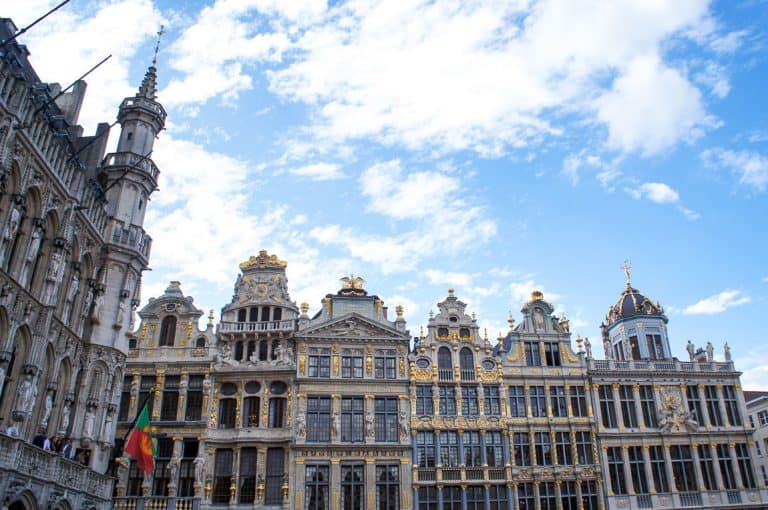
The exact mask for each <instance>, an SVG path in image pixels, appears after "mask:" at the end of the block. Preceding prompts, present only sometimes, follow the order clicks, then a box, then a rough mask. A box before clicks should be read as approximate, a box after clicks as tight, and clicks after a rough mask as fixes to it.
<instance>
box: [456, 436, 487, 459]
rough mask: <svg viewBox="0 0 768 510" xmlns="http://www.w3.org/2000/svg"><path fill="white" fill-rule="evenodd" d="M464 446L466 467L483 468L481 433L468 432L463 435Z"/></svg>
mask: <svg viewBox="0 0 768 510" xmlns="http://www.w3.org/2000/svg"><path fill="white" fill-rule="evenodd" d="M461 439H462V441H463V443H464V444H463V446H464V464H465V465H466V466H482V465H483V461H482V457H481V454H480V433H479V432H475V431H467V432H464V434H462V435H461Z"/></svg>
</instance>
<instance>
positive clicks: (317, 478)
mask: <svg viewBox="0 0 768 510" xmlns="http://www.w3.org/2000/svg"><path fill="white" fill-rule="evenodd" d="M342 281H344V287H343V288H342V289H341V290H339V292H338V293H336V294H328V295H327V296H326V297H325V298H324V299H323V306H322V309H321V310H320V311H319V312H318V313H317V314H316V315H315V316H314V317H312V318H311V319H310V318H309V317H308V316H307V315H306V311H307V309H308V307H307V306H306V305H302V315H301V317H300V318H299V329H298V332H297V333H296V348H297V354H298V367H297V371H296V401H297V407H296V412H295V423H294V431H295V433H296V441H295V446H294V455H293V462H292V463H291V464H292V466H293V473H292V485H293V490H294V492H295V494H294V497H293V501H292V504H293V508H306V509H312V510H322V509H327V508H345V509H347V508H348V509H362V508H387V509H388V508H400V509H403V510H408V509H410V508H411V499H410V497H409V496H410V491H409V490H408V489H409V488H410V487H411V441H410V435H409V430H408V428H409V427H408V420H409V418H410V403H409V397H408V386H409V379H408V366H407V356H408V347H409V342H410V337H409V334H408V331H406V329H405V320H404V319H403V314H402V308H400V307H398V308H396V318H395V320H394V321H390V320H389V319H388V318H387V308H386V307H385V306H384V303H383V302H382V300H381V299H379V297H378V296H369V295H368V292H367V291H366V290H365V289H364V288H363V283H364V281H363V279H362V278H359V277H354V276H349V277H345V278H342Z"/></svg>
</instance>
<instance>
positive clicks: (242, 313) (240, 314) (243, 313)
mask: <svg viewBox="0 0 768 510" xmlns="http://www.w3.org/2000/svg"><path fill="white" fill-rule="evenodd" d="M247 315H248V310H246V309H245V308H241V309H240V310H238V311H237V322H245V320H246V318H247Z"/></svg>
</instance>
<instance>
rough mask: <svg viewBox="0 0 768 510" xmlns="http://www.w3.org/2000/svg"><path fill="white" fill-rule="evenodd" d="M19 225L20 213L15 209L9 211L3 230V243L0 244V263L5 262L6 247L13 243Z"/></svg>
mask: <svg viewBox="0 0 768 510" xmlns="http://www.w3.org/2000/svg"><path fill="white" fill-rule="evenodd" d="M20 223H21V211H19V209H18V208H17V207H14V208H13V209H11V215H10V217H9V218H8V223H6V224H5V230H3V242H2V243H1V244H0V262H5V256H6V252H7V251H8V247H9V246H11V244H12V243H13V239H14V238H15V237H16V232H18V231H19V224H20Z"/></svg>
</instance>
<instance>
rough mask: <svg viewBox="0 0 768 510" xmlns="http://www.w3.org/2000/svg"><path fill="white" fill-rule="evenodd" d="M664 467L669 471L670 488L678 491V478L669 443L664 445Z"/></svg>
mask: <svg viewBox="0 0 768 510" xmlns="http://www.w3.org/2000/svg"><path fill="white" fill-rule="evenodd" d="M664 469H666V471H667V479H668V480H669V490H670V491H671V492H677V480H675V473H674V471H673V470H672V457H671V456H670V454H669V445H668V444H665V445H664Z"/></svg>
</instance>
